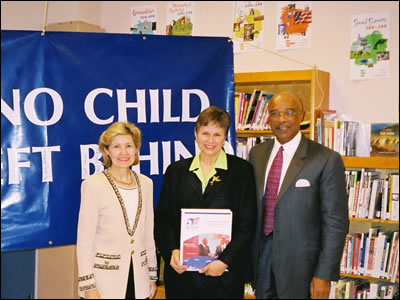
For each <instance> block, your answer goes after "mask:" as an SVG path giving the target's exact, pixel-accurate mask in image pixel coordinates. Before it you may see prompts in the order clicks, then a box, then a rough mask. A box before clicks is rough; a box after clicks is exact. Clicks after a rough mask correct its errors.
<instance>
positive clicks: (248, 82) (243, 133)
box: [234, 69, 329, 140]
mask: <svg viewBox="0 0 400 300" xmlns="http://www.w3.org/2000/svg"><path fill="white" fill-rule="evenodd" d="M234 82H235V91H236V92H241V93H252V92H253V91H254V90H255V89H260V90H264V91H268V92H272V93H278V92H282V91H290V92H293V93H295V94H296V95H298V96H299V97H300V99H301V100H302V102H303V106H304V110H305V112H306V114H305V117H304V121H309V122H310V126H309V129H307V130H302V132H303V133H304V134H306V135H307V136H308V137H309V138H310V139H311V140H314V138H315V121H316V115H315V110H317V109H327V108H328V105H329V73H328V72H324V71H320V70H317V69H311V70H297V71H271V72H251V73H235V75H234ZM236 135H237V137H250V136H253V137H254V136H255V137H259V136H266V135H272V131H270V130H238V131H236Z"/></svg>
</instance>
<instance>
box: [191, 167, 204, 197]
mask: <svg viewBox="0 0 400 300" xmlns="http://www.w3.org/2000/svg"><path fill="white" fill-rule="evenodd" d="M188 180H189V182H190V185H191V186H192V188H193V190H194V193H195V194H196V196H197V197H198V198H199V199H200V201H203V191H202V189H201V182H200V179H199V178H197V175H196V174H195V173H194V172H191V171H188Z"/></svg>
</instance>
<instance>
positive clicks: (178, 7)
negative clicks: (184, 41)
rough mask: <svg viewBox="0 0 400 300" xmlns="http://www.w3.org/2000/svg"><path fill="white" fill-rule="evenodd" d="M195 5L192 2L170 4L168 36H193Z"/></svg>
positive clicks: (168, 9)
mask: <svg viewBox="0 0 400 300" xmlns="http://www.w3.org/2000/svg"><path fill="white" fill-rule="evenodd" d="M193 23H194V4H193V2H192V1H182V2H168V8H167V28H166V34H167V35H187V36H191V35H193Z"/></svg>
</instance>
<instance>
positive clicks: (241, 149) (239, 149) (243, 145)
mask: <svg viewBox="0 0 400 300" xmlns="http://www.w3.org/2000/svg"><path fill="white" fill-rule="evenodd" d="M272 138H273V137H272V136H262V137H248V138H238V139H236V155H237V156H239V157H241V158H243V159H246V160H247V159H248V158H249V153H250V150H251V148H253V147H254V146H255V145H256V144H259V143H262V142H265V141H266V140H268V139H272Z"/></svg>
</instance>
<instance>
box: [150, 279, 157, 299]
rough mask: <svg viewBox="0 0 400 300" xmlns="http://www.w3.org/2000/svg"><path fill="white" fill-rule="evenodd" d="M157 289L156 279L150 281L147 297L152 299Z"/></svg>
mask: <svg viewBox="0 0 400 300" xmlns="http://www.w3.org/2000/svg"><path fill="white" fill-rule="evenodd" d="M156 291H157V283H156V281H150V295H149V298H150V299H153V297H154V296H155V294H156Z"/></svg>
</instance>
